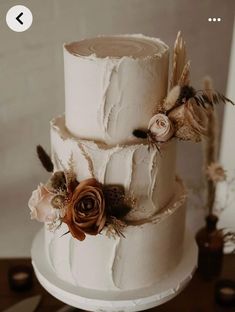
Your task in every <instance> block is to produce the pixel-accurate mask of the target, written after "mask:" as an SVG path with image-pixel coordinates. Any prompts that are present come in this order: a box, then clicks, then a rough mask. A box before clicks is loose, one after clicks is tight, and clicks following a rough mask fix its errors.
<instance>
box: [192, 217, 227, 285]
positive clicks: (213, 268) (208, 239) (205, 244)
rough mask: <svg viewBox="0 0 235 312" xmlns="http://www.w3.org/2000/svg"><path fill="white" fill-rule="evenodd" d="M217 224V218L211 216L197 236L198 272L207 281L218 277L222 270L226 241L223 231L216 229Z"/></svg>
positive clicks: (207, 218)
mask: <svg viewBox="0 0 235 312" xmlns="http://www.w3.org/2000/svg"><path fill="white" fill-rule="evenodd" d="M217 222H218V218H217V216H215V215H213V214H209V215H208V216H207V217H206V226H205V227H204V228H202V229H201V230H199V231H198V232H197V234H196V242H197V245H198V249H199V253H198V272H199V273H200V274H201V276H202V277H204V278H205V279H212V278H213V277H216V276H218V275H219V274H220V272H221V270H222V263H223V247H224V239H223V233H222V231H220V230H218V229H217V228H216V225H217Z"/></svg>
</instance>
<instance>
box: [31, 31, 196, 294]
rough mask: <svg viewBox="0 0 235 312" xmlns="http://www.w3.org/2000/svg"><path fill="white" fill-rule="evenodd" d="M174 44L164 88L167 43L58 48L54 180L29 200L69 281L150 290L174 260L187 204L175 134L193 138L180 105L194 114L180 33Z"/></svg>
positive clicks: (125, 40)
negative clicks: (60, 86)
mask: <svg viewBox="0 0 235 312" xmlns="http://www.w3.org/2000/svg"><path fill="white" fill-rule="evenodd" d="M177 49H178V50H177ZM180 51H181V52H182V51H183V53H181V58H180V60H179V59H178V61H177V59H176V58H175V59H173V76H172V79H171V82H170V86H168V69H169V48H168V47H167V45H166V44H164V43H163V42H162V41H160V40H159V39H156V38H150V37H146V36H143V35H123V36H112V37H97V38H94V39H87V40H82V41H80V42H73V43H71V44H66V45H65V46H64V69H65V115H62V116H59V117H56V118H55V119H53V120H52V121H51V153H52V154H51V155H52V163H53V164H51V166H50V164H49V166H48V167H49V169H48V171H51V172H52V171H53V173H52V179H50V180H49V182H48V183H47V184H45V185H42V184H41V185H39V187H38V189H37V190H36V191H34V192H33V195H32V197H31V199H30V201H29V206H30V209H31V215H32V218H35V219H38V220H39V221H43V222H45V223H46V226H45V253H46V256H47V259H48V262H49V263H50V265H51V267H52V268H53V271H54V272H55V274H56V275H57V276H58V277H59V278H60V279H62V280H63V281H65V282H67V283H69V284H72V285H75V286H79V287H84V288H88V289H95V290H112V291H117V292H121V291H126V290H133V289H139V288H144V287H149V286H151V285H153V284H155V283H159V282H160V281H161V279H163V278H164V277H165V276H166V275H168V274H171V272H172V270H174V269H175V268H176V266H177V265H178V263H179V262H180V260H181V257H182V252H183V242H184V230H185V206H186V205H185V191H184V187H183V185H182V182H181V180H180V179H179V178H178V177H177V176H176V168H175V166H176V138H177V137H178V138H180V139H184V136H185V140H186V139H195V140H196V141H197V140H198V135H199V134H200V131H196V130H198V129H196V128H197V127H196V125H195V122H194V123H193V125H192V126H190V123H189V122H188V119H186V118H185V117H184V118H181V116H182V114H181V110H182V108H183V109H186V108H187V110H188V111H189V112H191V110H192V109H194V110H195V112H196V113H198V115H199V116H200V113H201V112H199V110H200V108H199V107H197V108H195V107H194V106H193V100H194V94H193V93H192V92H193V91H192V90H191V89H192V88H191V87H188V86H187V85H188V68H189V66H188V65H189V64H188V63H187V62H186V59H185V58H186V56H185V47H184V42H183V40H182V38H181V36H180V35H178V37H177V42H176V46H175V56H176V55H179V54H180ZM190 88H191V89H190ZM168 89H170V90H171V92H169V93H167V92H168ZM182 90H183V91H182ZM185 90H186V91H188V92H189V95H188V93H187V92H186V91H185ZM190 90H191V93H190ZM190 101H191V102H190ZM190 105H191V106H190ZM190 109H191V110H190ZM196 121H198V120H196ZM190 136H191V137H190ZM40 153H41V154H43V152H42V151H41V152H40V151H39V154H40ZM44 156H45V153H44ZM44 156H43V155H41V156H40V159H41V160H42V158H43V157H44ZM47 156H48V155H47ZM48 157H49V156H48ZM45 158H46V156H45ZM42 162H43V160H42ZM45 162H46V161H44V163H45ZM49 162H50V161H49ZM45 167H46V166H45Z"/></svg>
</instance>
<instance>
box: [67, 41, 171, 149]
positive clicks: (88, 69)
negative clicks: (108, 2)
mask: <svg viewBox="0 0 235 312" xmlns="http://www.w3.org/2000/svg"><path fill="white" fill-rule="evenodd" d="M168 59H169V55H168V47H167V46H166V45H165V44H164V43H163V42H162V41H160V40H159V39H156V38H149V37H145V36H142V35H127V36H114V37H99V38H94V39H89V40H83V41H80V42H77V43H76V42H73V43H71V44H67V45H65V46H64V70H65V118H66V126H67V128H68V129H69V131H70V132H71V133H72V134H73V135H74V136H77V137H80V138H84V139H95V140H99V141H103V142H106V143H109V144H118V143H126V142H131V141H133V140H134V139H135V138H134V137H133V135H132V133H133V130H135V129H136V128H147V126H148V122H149V120H150V118H151V117H152V115H153V114H154V112H155V111H156V108H157V106H158V105H159V103H160V102H161V101H162V100H163V98H164V97H165V96H166V92H167V81H168Z"/></svg>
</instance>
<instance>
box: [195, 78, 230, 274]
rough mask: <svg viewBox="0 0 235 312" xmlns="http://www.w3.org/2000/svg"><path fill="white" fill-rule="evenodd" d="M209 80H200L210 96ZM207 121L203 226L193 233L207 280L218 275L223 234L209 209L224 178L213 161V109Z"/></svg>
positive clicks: (221, 258)
mask: <svg viewBox="0 0 235 312" xmlns="http://www.w3.org/2000/svg"><path fill="white" fill-rule="evenodd" d="M212 90H213V88H212V82H211V80H210V79H209V78H205V79H204V92H205V93H207V96H208V97H209V98H212V97H213V91H212ZM207 113H208V123H207V133H206V138H205V145H204V146H205V148H204V149H205V176H206V182H207V183H206V184H207V203H206V208H207V215H206V218H205V221H206V225H205V227H203V228H202V229H200V230H199V231H198V232H197V234H196V241H197V244H198V248H199V255H198V271H199V272H200V273H201V275H202V276H203V277H204V278H207V279H210V278H213V277H214V276H217V275H219V274H220V272H221V269H222V263H223V248H224V235H223V231H222V230H218V229H217V223H218V216H216V215H215V213H214V211H213V207H214V203H215V194H216V185H217V184H218V183H220V182H222V181H225V180H226V172H225V170H224V169H223V167H222V166H221V165H220V164H219V163H218V162H217V146H218V144H217V143H218V127H217V116H216V110H215V109H214V108H213V107H212V108H211V109H208V110H207Z"/></svg>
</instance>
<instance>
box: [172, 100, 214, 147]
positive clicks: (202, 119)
mask: <svg viewBox="0 0 235 312" xmlns="http://www.w3.org/2000/svg"><path fill="white" fill-rule="evenodd" d="M168 117H169V119H170V120H171V121H172V122H173V124H174V127H175V136H176V137H178V138H179V139H181V140H191V141H195V142H199V141H201V138H202V136H205V135H206V133H207V122H208V115H207V112H206V110H205V109H204V108H203V107H200V106H199V105H197V103H196V101H195V100H194V99H193V98H191V99H189V100H188V101H187V102H186V103H184V104H182V105H180V106H177V107H176V108H174V109H172V110H171V111H170V112H169V114H168Z"/></svg>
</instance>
